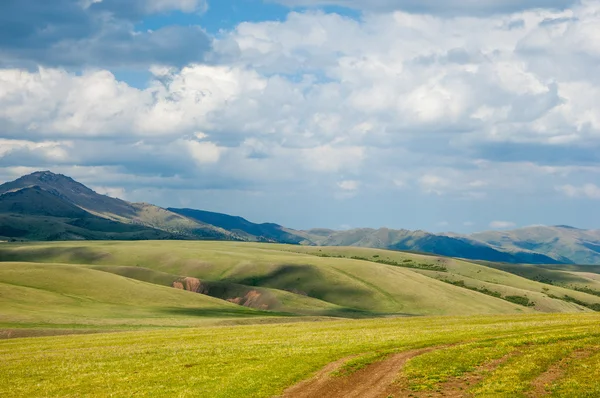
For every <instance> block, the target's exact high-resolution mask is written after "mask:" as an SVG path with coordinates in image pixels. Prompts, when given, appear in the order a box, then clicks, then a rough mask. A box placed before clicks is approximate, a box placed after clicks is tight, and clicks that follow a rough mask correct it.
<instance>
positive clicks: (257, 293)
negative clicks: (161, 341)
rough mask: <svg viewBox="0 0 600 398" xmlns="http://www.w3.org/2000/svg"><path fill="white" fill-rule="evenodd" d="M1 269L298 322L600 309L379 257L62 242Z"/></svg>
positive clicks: (490, 276)
mask: <svg viewBox="0 0 600 398" xmlns="http://www.w3.org/2000/svg"><path fill="white" fill-rule="evenodd" d="M0 261H4V262H7V261H8V262H17V261H20V262H23V261H25V262H34V263H44V262H50V263H65V264H73V265H77V266H83V267H92V268H93V269H95V270H100V271H103V272H109V273H113V274H117V275H121V276H126V277H128V278H133V279H138V280H142V281H146V282H151V283H155V284H159V285H163V286H172V287H179V288H183V289H186V290H190V291H194V292H197V293H202V294H205V295H211V296H214V297H217V298H220V299H225V300H229V301H231V302H235V303H239V304H242V305H245V306H250V307H253V308H257V309H264V310H270V311H279V312H281V311H283V312H287V313H292V314H297V315H320V316H339V317H365V316H383V315H393V314H395V315H467V314H490V313H527V312H533V311H540V312H573V311H574V312H587V311H591V310H592V309H594V308H597V306H600V297H599V296H597V295H595V294H590V293H587V292H583V291H576V290H573V289H570V288H567V287H562V286H552V285H548V284H544V283H541V282H539V281H534V280H530V279H527V278H524V277H521V276H517V275H514V274H512V273H510V272H505V271H502V270H497V269H493V268H490V267H486V266H483V265H479V264H474V263H470V262H466V261H461V260H454V259H449V258H442V257H436V256H426V255H419V254H411V253H401V252H395V251H387V250H377V249H363V248H349V247H343V248H335V247H303V246H294V245H276V244H258V243H235V242H185V241H165V242H81V243H77V242H60V243H53V244H52V245H48V244H41V243H38V244H24V245H23V244H4V245H0ZM400 286H401V287H402V288H401V289H399V288H398V287H400Z"/></svg>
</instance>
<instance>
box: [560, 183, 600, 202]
mask: <svg viewBox="0 0 600 398" xmlns="http://www.w3.org/2000/svg"><path fill="white" fill-rule="evenodd" d="M556 189H557V190H558V191H559V192H562V193H563V194H565V195H566V196H568V197H571V198H589V199H600V187H598V186H597V185H595V184H585V185H582V186H574V185H570V184H567V185H562V186H560V187H557V188H556Z"/></svg>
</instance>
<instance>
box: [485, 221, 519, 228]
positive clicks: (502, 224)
mask: <svg viewBox="0 0 600 398" xmlns="http://www.w3.org/2000/svg"><path fill="white" fill-rule="evenodd" d="M516 226H517V224H515V223H514V222H511V221H492V222H491V223H490V228H493V229H508V228H514V227H516Z"/></svg>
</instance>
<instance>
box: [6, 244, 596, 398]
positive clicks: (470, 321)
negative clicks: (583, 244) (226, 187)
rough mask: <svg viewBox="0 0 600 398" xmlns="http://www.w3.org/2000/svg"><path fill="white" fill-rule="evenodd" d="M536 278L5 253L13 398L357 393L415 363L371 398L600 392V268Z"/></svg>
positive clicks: (216, 256)
mask: <svg viewBox="0 0 600 398" xmlns="http://www.w3.org/2000/svg"><path fill="white" fill-rule="evenodd" d="M532 267H534V266H523V269H520V268H518V266H516V265H513V266H507V265H502V264H477V263H473V262H468V261H463V260H460V259H452V258H445V257H439V256H430V255H423V254H417V253H405V252H392V251H385V250H376V249H362V248H329V247H302V246H288V245H275V244H258V243H236V242H189V241H156V242H107V241H102V242H55V243H28V244H13V243H3V244H1V245H0V337H2V338H3V339H2V340H0V396H3V397H5V396H6V397H21V396H131V395H137V396H190V397H191V396H206V397H270V396H276V395H279V394H283V393H284V392H285V391H286V389H287V388H288V387H290V386H293V385H294V384H296V383H298V382H300V381H302V380H307V379H310V378H311V377H312V376H313V375H314V374H315V372H317V371H319V370H320V369H322V368H323V367H325V366H326V365H328V364H330V363H332V362H335V361H340V362H339V364H338V366H337V367H336V368H335V369H331V371H328V373H327V375H326V377H327V378H329V379H331V382H332V383H336V382H339V380H342V379H343V380H347V382H346V387H347V386H348V385H349V386H352V385H353V384H352V383H354V382H355V380H364V378H365V377H367V378H368V377H369V372H370V371H373V369H374V368H373V367H375V366H378V364H386V363H388V362H386V361H392V360H394V358H397V357H396V355H400V354H398V353H405V352H406V353H410V355H409V354H407V355H408V356H407V357H406V358H405V359H406V361H405V362H403V363H402V364H401V365H397V366H395V367H389V369H388V370H387V372H388V373H389V372H391V373H392V374H391V375H390V382H389V386H387V387H386V390H385V394H384V395H381V394H380V395H374V396H385V397H388V396H392V397H394V396H395V397H404V396H415V397H420V396H424V397H429V396H445V395H448V394H450V395H451V394H455V395H454V396H505V397H520V396H522V397H530V396H546V395H548V396H557V397H573V396H575V397H578V396H589V397H594V396H600V387H599V385H600V383H598V382H597V380H598V376H600V359H599V358H600V350H599V348H600V328H598V325H600V314H598V313H597V312H596V311H595V310H596V309H598V306H599V305H600V295H599V294H597V293H598V291H597V290H596V288H597V286H596V285H595V284H594V283H593V281H597V280H598V278H597V277H596V276H597V275H598V273H597V272H596V271H597V269H596V268H595V267H575V266H574V267H567V268H565V270H561V269H557V268H549V267H544V266H539V267H538V266H536V267H538V270H539V272H538V273H536V272H535V269H533V268H532ZM540 275H542V276H540ZM544 278H546V279H544ZM588 281H590V282H588ZM575 282H577V283H575ZM413 350H421V351H413ZM336 363H337V362H336ZM390 363H391V362H390ZM398 363H399V362H398ZM361 377H362V378H363V379H360V378H361ZM329 379H327V380H329ZM336 380H337V381H336ZM375 390H376V389H375V388H374V389H373V391H375ZM582 391H583V392H582ZM285 394H288V393H285ZM289 394H291V395H284V396H296V395H294V393H289ZM382 394H383V393H382ZM456 394H458V395H456ZM300 396H301V395H300ZM333 396H336V395H333ZM338 396H343V394H342V395H338Z"/></svg>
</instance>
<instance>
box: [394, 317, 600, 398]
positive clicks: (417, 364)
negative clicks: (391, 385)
mask: <svg viewBox="0 0 600 398" xmlns="http://www.w3.org/2000/svg"><path fill="white" fill-rule="evenodd" d="M599 343H600V332H599V331H597V330H595V329H586V328H578V329H576V328H574V329H569V328H560V327H559V328H549V329H548V330H546V331H543V332H541V333H539V332H526V333H522V334H520V335H519V336H516V337H510V336H509V337H508V338H507V337H494V338H492V339H489V340H487V341H483V342H475V343H468V344H464V345H459V346H456V347H451V348H447V349H443V350H438V351H433V352H431V353H428V354H424V355H421V356H418V357H416V358H414V359H413V360H411V361H409V363H408V364H407V365H406V367H405V368H404V369H403V371H402V375H401V380H400V382H402V383H405V384H406V385H407V386H408V388H409V389H410V390H412V391H441V390H443V385H444V383H446V382H449V381H451V380H455V379H458V380H461V378H462V380H465V376H466V375H469V374H474V373H476V370H477V369H478V368H480V367H482V366H484V365H485V364H491V363H493V362H494V361H499V363H498V364H497V366H498V367H497V369H493V367H492V369H491V370H487V371H479V372H477V373H478V374H479V375H480V376H482V377H483V381H481V382H480V383H479V384H477V385H475V386H472V388H471V389H470V390H469V393H472V394H474V395H475V396H499V397H500V396H506V397H520V396H524V395H523V394H524V393H526V392H527V391H529V390H530V389H531V382H532V381H533V380H534V379H535V378H536V377H537V376H539V375H540V374H542V373H543V372H544V371H546V370H548V368H549V367H550V366H551V365H552V364H554V363H556V362H558V361H559V360H561V359H562V358H565V357H566V356H568V355H569V354H570V353H572V352H573V351H575V350H577V349H581V348H586V347H587V348H589V347H597V346H598V344H599ZM467 379H468V378H467ZM465 384H466V386H467V387H468V384H467V383H465Z"/></svg>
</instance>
